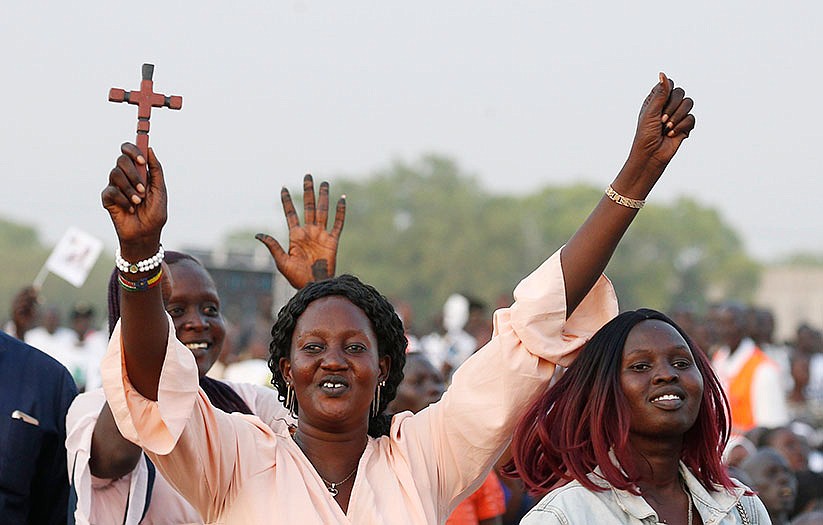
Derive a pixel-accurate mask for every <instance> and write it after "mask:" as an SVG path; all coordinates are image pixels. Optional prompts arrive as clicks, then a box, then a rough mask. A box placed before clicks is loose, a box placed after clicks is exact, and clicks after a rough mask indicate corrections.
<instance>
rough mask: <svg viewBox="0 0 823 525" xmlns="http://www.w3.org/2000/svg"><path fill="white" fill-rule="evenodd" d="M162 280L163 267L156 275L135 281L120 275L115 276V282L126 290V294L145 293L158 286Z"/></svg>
mask: <svg viewBox="0 0 823 525" xmlns="http://www.w3.org/2000/svg"><path fill="white" fill-rule="evenodd" d="M162 278H163V267H162V266H161V267H160V269H159V270H157V273H156V274H154V275H152V276H151V277H145V278H143V279H137V280H136V281H130V280H128V279H126V278H125V277H123V274H122V273H118V274H117V282H118V283H119V284H120V287H121V288H123V289H124V290H126V291H127V292H145V291H146V290H148V289H150V288H154V287H155V286H157V285H158V284H160V280H161V279H162Z"/></svg>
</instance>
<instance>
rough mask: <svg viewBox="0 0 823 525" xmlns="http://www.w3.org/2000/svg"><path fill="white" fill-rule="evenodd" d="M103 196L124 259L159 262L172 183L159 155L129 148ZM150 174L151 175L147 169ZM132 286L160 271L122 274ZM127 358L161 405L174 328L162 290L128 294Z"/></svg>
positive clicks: (135, 380)
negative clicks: (162, 377) (162, 373)
mask: <svg viewBox="0 0 823 525" xmlns="http://www.w3.org/2000/svg"><path fill="white" fill-rule="evenodd" d="M120 151H121V153H122V154H121V155H120V156H119V157H118V158H117V163H116V165H115V167H114V169H112V170H111V173H110V174H109V183H108V185H107V186H106V188H105V189H104V190H103V193H102V195H101V197H102V200H103V207H104V208H106V211H108V212H109V215H110V216H111V221H112V223H113V224H114V229H115V231H116V232H117V238H118V241H119V244H120V254H121V257H122V258H123V259H124V260H125V261H128V262H129V263H137V262H138V261H144V260H147V259H150V258H152V257H154V256H155V255H156V254H157V253H158V252H159V248H160V234H161V232H162V230H163V226H164V225H165V224H166V218H167V194H166V183H165V180H164V178H163V168H162V166H161V165H160V162H159V161H158V160H157V157H156V156H155V155H154V150H152V149H151V148H150V149H149V153H148V159H146V158H144V157H143V155H142V154H141V153H140V150H138V149H137V147H136V146H135V145H134V144H129V143H126V144H123V145H122V146H121V148H120ZM146 168H148V170H147V169H146ZM121 277H123V278H124V279H126V280H128V281H129V282H132V283H139V282H140V280H141V279H151V278H154V277H157V268H154V269H151V270H149V271H140V269H138V272H137V273H130V272H122V271H121ZM120 319H121V321H120V322H121V330H122V332H121V333H122V344H123V353H124V355H125V361H126V371H127V373H128V376H129V381H130V382H131V383H132V385H134V388H135V389H137V391H138V392H139V393H140V394H141V395H143V396H144V397H146V398H148V399H152V400H157V387H158V383H159V381H160V370H161V368H162V366H163V358H164V357H165V355H166V343H167V341H168V335H169V325H168V321H167V318H166V311H165V309H164V308H163V297H162V294H161V287H160V286H150V287H148V288H147V289H145V290H141V291H127V290H125V289H124V290H123V291H122V293H121V300H120Z"/></svg>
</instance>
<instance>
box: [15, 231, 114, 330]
mask: <svg viewBox="0 0 823 525" xmlns="http://www.w3.org/2000/svg"><path fill="white" fill-rule="evenodd" d="M51 249H52V247H49V246H46V245H45V244H44V243H43V242H42V241H41V239H40V236H39V234H38V233H37V230H36V229H35V228H33V227H32V226H29V225H24V224H18V223H15V222H13V221H8V220H4V219H0V268H2V269H3V271H2V272H0V320H7V319H8V318H9V317H10V311H11V301H12V299H13V298H14V296H15V295H16V294H17V292H18V291H20V289H21V288H23V287H24V286H28V285H30V284H31V283H32V282H33V281H34V278H35V277H36V276H37V272H38V271H39V270H40V268H41V267H42V266H43V264H44V263H45V262H46V259H47V258H48V256H49V253H50V252H51ZM113 267H114V259H113V258H112V257H111V256H106V255H105V253H104V255H102V256H101V257H100V259H98V261H97V264H95V266H94V268H93V269H92V271H91V273H90V274H89V277H88V279H87V280H86V283H85V284H84V285H83V287H82V288H75V287H74V286H72V285H71V284H69V283H67V282H65V281H63V280H62V279H60V278H59V277H57V276H54V275H49V276H48V277H47V278H46V281H45V282H44V284H43V288H42V290H41V299H42V300H43V301H45V302H46V303H49V304H55V305H58V306H59V307H60V309H61V311H62V312H63V316H64V320H66V321H67V315H68V311H69V309H70V308H71V306H72V305H73V304H74V303H75V302H79V301H83V302H86V303H90V304H92V305H94V306H95V309H96V311H97V321H98V322H99V324H101V326H102V325H103V324H104V323H105V320H106V317H107V314H106V289H107V286H108V279H109V274H110V272H111V269H112V268H113Z"/></svg>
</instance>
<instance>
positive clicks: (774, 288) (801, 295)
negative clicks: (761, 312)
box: [755, 264, 823, 341]
mask: <svg viewBox="0 0 823 525" xmlns="http://www.w3.org/2000/svg"><path fill="white" fill-rule="evenodd" d="M755 303H756V304H757V305H759V306H763V307H766V308H770V309H771V310H772V312H773V313H774V317H775V333H774V337H775V340H776V341H786V340H791V339H794V336H795V332H796V330H797V327H798V326H799V325H800V324H803V323H806V324H808V325H810V326H813V327H814V328H817V329H823V267H820V266H801V265H797V264H794V265H790V264H786V265H772V266H769V267H766V268H764V269H763V273H762V274H761V277H760V286H759V288H758V290H757V293H756V295H755Z"/></svg>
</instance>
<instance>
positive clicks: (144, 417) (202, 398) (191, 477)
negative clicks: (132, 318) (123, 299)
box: [101, 317, 275, 521]
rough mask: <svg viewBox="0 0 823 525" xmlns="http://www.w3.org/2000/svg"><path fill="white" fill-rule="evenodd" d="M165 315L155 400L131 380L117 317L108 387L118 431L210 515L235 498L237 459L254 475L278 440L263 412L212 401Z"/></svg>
mask: <svg viewBox="0 0 823 525" xmlns="http://www.w3.org/2000/svg"><path fill="white" fill-rule="evenodd" d="M168 321H169V341H168V345H167V349H166V357H165V361H164V362H163V369H162V372H161V375H160V384H159V389H158V394H157V399H158V400H157V401H152V400H150V399H147V398H145V397H143V396H142V395H140V393H139V392H137V390H135V389H134V387H133V386H132V385H131V383H130V382H129V378H128V376H127V374H126V367H125V359H124V357H123V355H122V352H121V351H120V346H121V340H120V324H119V322H118V324H117V326H116V327H115V329H114V332H113V333H112V337H111V341H110V343H109V348H108V351H107V352H106V355H105V356H104V358H103V362H102V364H101V372H102V376H103V389H104V391H105V393H106V399H107V400H108V402H109V406H110V407H111V411H112V414H113V415H114V419H115V422H116V423H117V427H118V428H119V429H120V432H121V434H123V436H124V437H125V438H126V439H128V440H129V441H132V442H133V443H135V444H137V445H139V446H140V447H142V448H143V450H144V451H145V452H146V454H147V455H148V456H149V458H150V459H151V460H152V462H154V463H155V464H156V465H157V467H158V468H159V469H160V471H161V472H162V473H163V475H164V477H165V478H166V479H167V480H168V481H169V483H170V484H171V485H172V486H173V487H174V488H175V489H176V490H177V491H178V492H180V493H181V494H182V495H183V496H184V497H185V498H186V499H187V500H188V501H189V503H191V505H192V506H193V507H194V508H196V509H197V510H198V511H199V512H200V513H201V515H202V516H203V518H204V519H206V521H210V520H212V519H215V518H216V517H217V516H219V514H220V512H221V511H222V509H223V508H224V506H225V505H227V504H228V503H229V502H230V495H231V494H230V491H231V487H232V485H233V484H236V483H237V481H238V478H239V476H240V469H239V465H244V470H243V472H242V474H243V476H250V475H254V474H255V473H256V472H255V471H254V470H255V465H260V468H261V469H262V468H263V466H262V465H263V463H261V462H257V461H254V458H253V456H259V455H260V454H265V452H264V449H266V448H267V447H273V446H274V442H275V438H274V434H273V432H272V430H271V429H270V428H269V427H268V426H266V425H265V424H264V423H262V422H261V421H260V419H259V418H257V417H255V416H246V415H242V414H231V415H230V414H226V413H225V412H223V411H221V410H218V409H215V408H214V407H213V406H212V405H211V403H210V402H209V399H208V397H207V396H206V394H205V392H203V391H202V390H201V389H200V387H199V380H198V374H197V365H196V363H195V360H194V356H193V355H192V353H191V351H190V350H189V349H188V348H186V347H185V346H184V345H183V344H182V343H180V342H179V341H178V340H177V339H176V338H175V335H174V334H175V331H174V325H173V324H172V321H171V318H170V317H169V318H168ZM241 456H252V457H241ZM271 456H272V457H273V454H272V455H271ZM267 466H268V467H271V466H272V463H269V464H268V465H267Z"/></svg>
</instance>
